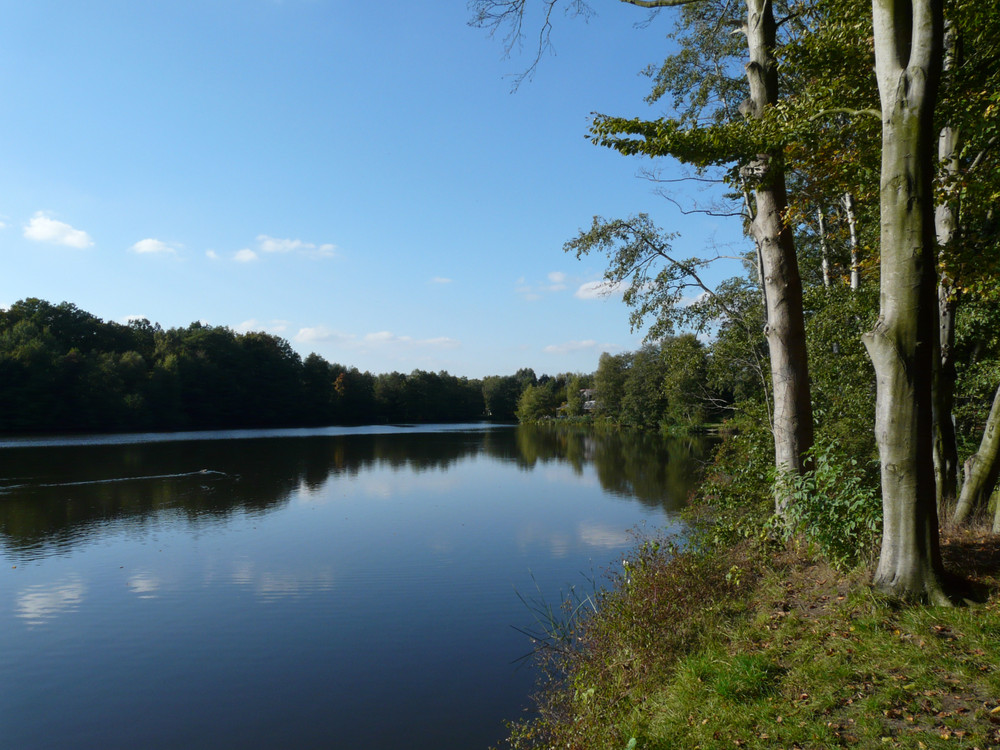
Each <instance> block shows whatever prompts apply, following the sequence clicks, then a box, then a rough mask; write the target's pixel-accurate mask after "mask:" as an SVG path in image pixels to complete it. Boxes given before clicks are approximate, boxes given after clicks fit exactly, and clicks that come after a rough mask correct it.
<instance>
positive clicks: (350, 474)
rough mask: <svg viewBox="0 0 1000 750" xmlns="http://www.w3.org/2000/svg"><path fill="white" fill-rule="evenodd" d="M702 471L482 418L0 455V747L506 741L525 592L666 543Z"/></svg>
mask: <svg viewBox="0 0 1000 750" xmlns="http://www.w3.org/2000/svg"><path fill="white" fill-rule="evenodd" d="M704 453H705V445H704V443H703V441H700V440H697V439H684V440H674V441H671V442H664V441H662V440H660V439H658V438H653V437H648V436H647V437H644V436H639V435H628V434H615V435H609V436H606V437H598V436H596V435H592V434H589V433H586V432H582V431H577V432H572V433H570V432H561V431H555V430H552V429H538V428H529V427H506V426H503V427H495V426H487V425H447V426H442V425H437V426H426V425H423V426H397V427H388V426H387V427H374V428H328V429H320V430H272V431H257V432H254V431H240V432H214V433H189V434H170V435H162V434H161V435H114V436H92V437H73V438H65V439H60V438H33V439H6V440H4V439H0V632H2V637H0V746H2V747H5V748H6V747H10V748H32V750H42V749H44V748H104V749H107V748H140V747H141V748H182V747H183V748H187V749H189V748H220V747H234V748H235V747H238V748H273V747H288V748H375V749H376V750H379V749H382V748H385V749H390V748H393V749H394V748H403V747H407V748H435V749H440V750H448V749H450V748H455V749H456V750H457V749H458V748H461V749H462V750H469V748H487V747H489V746H490V745H495V744H499V743H500V741H501V740H502V738H503V737H504V735H505V731H504V725H503V721H504V720H505V719H514V718H517V717H518V716H520V715H522V713H523V711H525V710H526V709H527V708H528V706H529V695H530V693H531V692H532V690H533V687H534V682H535V679H536V675H535V673H534V671H533V669H532V667H531V665H530V660H528V661H525V660H521V661H519V657H522V656H523V655H525V654H526V653H528V652H529V651H530V649H531V644H530V642H529V641H528V639H527V638H526V637H525V636H524V635H523V634H522V633H520V632H519V631H518V628H520V629H522V630H523V629H534V628H536V627H537V625H536V623H535V622H534V620H533V617H532V614H531V611H530V610H529V608H528V607H526V606H525V604H524V603H523V602H522V601H521V598H522V597H523V598H526V599H529V600H545V601H547V602H548V603H550V604H553V605H556V604H558V602H559V600H560V598H561V597H562V596H564V595H565V594H567V593H568V592H569V590H570V587H575V588H576V589H577V590H580V591H584V592H587V591H592V585H593V584H592V582H596V584H597V585H601V583H602V582H603V580H604V579H605V575H606V572H607V570H608V569H609V567H610V566H612V565H613V564H614V563H615V561H620V559H621V555H622V553H623V551H625V550H627V549H628V548H629V547H631V546H632V545H633V543H634V539H635V536H634V534H635V533H636V530H638V533H643V531H644V530H645V531H646V532H648V533H654V532H655V530H657V529H660V528H663V527H667V528H674V530H679V526H678V523H679V522H678V520H677V517H676V513H677V511H678V510H679V509H680V508H681V507H682V506H683V504H684V501H685V498H686V497H687V495H688V493H689V492H690V489H691V486H692V485H691V483H692V478H693V476H694V475H695V473H696V471H697V469H698V467H699V465H700V461H701V460H702V458H703V456H704ZM519 594H520V596H519Z"/></svg>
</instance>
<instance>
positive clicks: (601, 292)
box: [573, 281, 628, 299]
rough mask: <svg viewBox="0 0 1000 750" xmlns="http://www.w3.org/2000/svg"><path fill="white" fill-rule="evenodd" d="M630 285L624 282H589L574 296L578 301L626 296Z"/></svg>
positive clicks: (581, 286)
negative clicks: (618, 295) (614, 295)
mask: <svg viewBox="0 0 1000 750" xmlns="http://www.w3.org/2000/svg"><path fill="white" fill-rule="evenodd" d="M626 289H628V284H626V283H625V282H623V281H617V282H613V281H588V282H586V283H585V284H581V285H580V288H579V289H577V290H576V292H575V293H574V294H573V296H574V297H576V298H577V299H603V298H605V297H610V296H611V295H612V294H624V292H625V290H626Z"/></svg>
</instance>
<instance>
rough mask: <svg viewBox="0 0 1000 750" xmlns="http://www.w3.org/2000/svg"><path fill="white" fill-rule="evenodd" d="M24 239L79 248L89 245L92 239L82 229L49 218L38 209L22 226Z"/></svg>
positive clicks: (91, 243) (92, 242)
mask: <svg viewBox="0 0 1000 750" xmlns="http://www.w3.org/2000/svg"><path fill="white" fill-rule="evenodd" d="M24 236H25V238H26V239H29V240H34V241H35V242H48V243H51V244H53V245H65V246H66V247H75V248H79V249H81V250H82V249H83V248H87V247H90V246H91V245H93V244H94V241H93V240H92V239H91V238H90V235H89V234H87V233H86V232H84V231H83V230H82V229H75V228H74V227H72V226H70V225H69V224H67V223H65V222H63V221H57V220H56V219H53V218H51V217H50V216H49V215H48V214H47V213H46V212H45V211H38V212H36V213H35V215H34V216H32V217H31V221H29V222H28V223H27V224H26V225H25V227H24Z"/></svg>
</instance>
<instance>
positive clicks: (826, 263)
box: [816, 208, 830, 289]
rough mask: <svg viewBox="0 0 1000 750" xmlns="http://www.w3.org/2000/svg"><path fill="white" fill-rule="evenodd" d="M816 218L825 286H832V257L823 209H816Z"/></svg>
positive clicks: (821, 268)
mask: <svg viewBox="0 0 1000 750" xmlns="http://www.w3.org/2000/svg"><path fill="white" fill-rule="evenodd" d="M816 219H817V221H818V222H819V248H820V254H821V258H820V270H821V271H822V272H823V286H825V287H826V288H827V289H829V288H830V257H829V253H828V252H827V246H826V217H825V216H823V209H822V208H818V209H816Z"/></svg>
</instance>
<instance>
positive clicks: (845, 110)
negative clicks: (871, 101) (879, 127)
mask: <svg viewBox="0 0 1000 750" xmlns="http://www.w3.org/2000/svg"><path fill="white" fill-rule="evenodd" d="M833 114H841V115H852V116H853V115H871V116H872V117H875V118H877V119H878V120H879V121H880V122H881V121H882V113H881V112H880V111H879V110H877V109H850V108H849V107H831V108H830V109H824V110H821V111H819V112H817V113H816V114H814V115H813V116H812V117H810V118H809V122H812V121H813V120H818V119H819V118H820V117H823V116H824V115H833Z"/></svg>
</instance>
